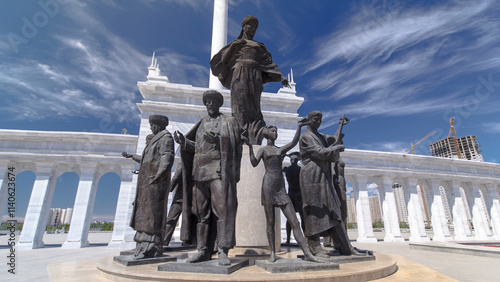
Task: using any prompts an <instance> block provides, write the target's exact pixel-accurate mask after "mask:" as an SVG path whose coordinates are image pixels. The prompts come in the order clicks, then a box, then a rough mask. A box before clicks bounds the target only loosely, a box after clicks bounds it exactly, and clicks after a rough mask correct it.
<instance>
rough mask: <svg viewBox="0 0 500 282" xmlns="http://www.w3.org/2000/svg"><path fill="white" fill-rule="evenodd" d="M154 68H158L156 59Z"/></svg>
mask: <svg viewBox="0 0 500 282" xmlns="http://www.w3.org/2000/svg"><path fill="white" fill-rule="evenodd" d="M154 67H155V68H156V69H157V68H158V59H155V66H154Z"/></svg>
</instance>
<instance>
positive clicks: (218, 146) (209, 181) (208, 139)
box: [174, 90, 242, 265]
mask: <svg viewBox="0 0 500 282" xmlns="http://www.w3.org/2000/svg"><path fill="white" fill-rule="evenodd" d="M203 103H204V104H205V106H206V107H207V112H208V116H206V117H204V118H203V119H201V120H200V122H198V123H197V124H196V125H195V126H194V127H193V128H192V129H191V130H190V131H189V132H188V133H187V134H186V136H184V135H183V134H182V133H180V132H179V131H176V132H175V133H174V139H175V141H176V142H177V143H179V144H180V145H181V158H182V165H183V175H184V177H185V179H186V187H188V189H189V187H192V186H193V183H194V186H195V189H193V190H192V191H193V205H194V211H195V214H196V216H197V218H198V224H197V226H196V233H197V248H198V253H197V254H195V255H194V256H192V257H190V258H189V259H188V260H187V262H188V263H194V262H201V261H206V260H210V259H211V255H212V251H213V250H214V248H215V247H217V251H218V256H219V265H230V264H231V262H230V260H229V258H228V256H227V253H228V250H229V249H231V248H233V247H234V245H235V243H236V238H235V235H236V234H235V225H236V209H237V207H238V201H237V197H236V196H237V195H236V183H238V181H239V180H240V164H241V151H242V146H241V145H242V143H241V131H240V127H239V125H238V123H237V121H236V119H235V118H234V117H228V116H224V115H223V114H221V113H220V112H219V108H220V107H221V106H222V104H223V97H222V94H220V93H219V92H217V91H215V90H208V91H205V93H203ZM215 239H216V240H217V246H215Z"/></svg>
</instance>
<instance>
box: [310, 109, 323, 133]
mask: <svg viewBox="0 0 500 282" xmlns="http://www.w3.org/2000/svg"><path fill="white" fill-rule="evenodd" d="M322 119H323V114H322V113H321V112H320V111H312V112H310V113H308V114H307V122H308V126H309V127H310V128H311V129H314V130H318V128H319V126H320V125H321V120H322Z"/></svg>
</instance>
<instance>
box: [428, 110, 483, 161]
mask: <svg viewBox="0 0 500 282" xmlns="http://www.w3.org/2000/svg"><path fill="white" fill-rule="evenodd" d="M453 121H454V119H451V120H450V133H449V134H448V137H447V138H445V139H441V140H439V141H437V142H435V143H433V144H431V145H429V147H430V149H431V155H432V156H435V157H440V158H450V159H464V160H471V161H477V162H482V161H484V160H483V156H482V155H481V150H479V144H477V140H476V136H472V135H469V136H466V137H461V138H457V137H456V133H455V128H454V127H453Z"/></svg>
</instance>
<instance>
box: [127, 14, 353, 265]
mask: <svg viewBox="0 0 500 282" xmlns="http://www.w3.org/2000/svg"><path fill="white" fill-rule="evenodd" d="M257 25H258V21H257V19H256V18H255V17H252V16H249V17H246V18H244V19H243V23H242V31H241V34H240V36H239V37H238V39H236V40H235V41H233V42H231V43H229V44H228V45H227V46H226V47H224V48H223V49H221V51H220V52H219V53H218V54H217V55H215V56H214V58H213V59H212V61H211V62H210V65H211V68H212V72H213V74H214V75H217V76H218V77H219V80H220V81H221V83H222V84H223V85H224V86H226V87H227V88H229V89H230V90H231V109H232V116H226V115H223V114H222V113H220V111H219V109H220V107H221V106H222V105H223V102H224V99H223V96H222V94H221V93H219V92H218V91H215V90H208V91H205V92H204V93H203V97H202V99H203V104H204V105H205V107H206V109H207V113H208V115H207V116H206V117H204V118H202V119H201V120H200V121H199V122H198V123H197V124H196V125H195V126H194V127H193V128H192V129H191V130H190V131H189V132H187V133H186V134H182V133H181V132H179V131H176V132H175V133H174V136H173V137H172V135H171V134H170V133H169V132H168V131H167V130H166V126H167V125H168V118H167V117H165V116H161V115H152V116H151V117H150V124H151V131H152V133H153V134H151V135H149V136H148V141H147V144H146V148H145V149H144V153H143V155H142V156H138V155H131V154H127V153H123V155H124V156H125V157H127V158H133V159H134V160H136V161H138V162H140V164H141V167H140V170H139V176H138V182H137V192H136V198H135V202H134V211H133V215H132V220H131V227H132V228H134V229H135V230H136V231H137V233H136V235H135V238H134V240H135V241H136V242H137V247H136V250H135V254H134V258H135V259H142V258H151V257H157V256H161V255H162V254H163V245H164V244H166V245H168V244H169V241H170V239H171V237H172V233H173V230H174V228H175V226H176V224H177V221H178V219H179V216H180V214H181V213H182V220H183V223H182V230H181V240H182V241H183V242H184V243H185V244H187V245H190V244H194V243H195V242H196V245H197V249H198V252H197V253H196V254H195V255H193V256H191V257H190V258H188V259H187V261H186V262H187V263H198V262H203V261H208V260H210V259H211V257H212V255H213V254H214V253H217V254H218V264H219V265H221V266H227V265H230V264H231V261H230V259H229V257H228V251H229V249H232V248H233V247H234V246H235V244H236V238H235V226H236V212H237V208H238V200H237V197H236V189H237V183H238V181H239V179H240V165H241V158H242V145H243V144H244V143H245V144H247V145H248V146H249V152H250V156H249V157H250V161H251V163H252V165H253V166H257V165H258V163H259V162H260V161H261V160H262V161H263V163H264V166H265V169H266V172H265V175H264V177H263V180H262V191H261V199H262V205H263V207H264V211H265V215H266V221H267V228H266V232H267V238H268V241H269V248H270V259H269V261H270V262H274V261H275V260H276V250H275V229H274V226H275V222H274V219H275V215H274V207H280V208H281V210H282V212H283V213H284V215H285V216H286V218H287V219H288V222H289V223H290V226H291V229H292V230H293V233H294V238H295V240H296V241H297V242H298V244H299V246H300V248H301V249H302V251H303V253H304V257H305V260H308V261H313V262H321V259H320V258H322V257H323V258H325V257H328V255H327V254H325V252H324V251H323V249H322V248H321V245H320V236H330V237H331V238H332V239H333V241H334V247H335V249H336V250H338V252H339V253H340V254H341V255H352V254H359V253H360V251H358V250H356V249H355V248H353V247H352V246H351V244H350V241H349V238H348V236H347V230H346V218H347V207H346V201H345V179H344V175H343V168H344V164H343V162H342V160H341V158H340V152H342V151H343V150H344V145H343V142H342V137H343V134H342V133H341V127H339V131H338V132H337V133H336V134H335V135H334V136H328V135H323V134H321V133H319V132H318V131H317V130H318V128H319V126H320V125H321V121H322V115H321V113H320V112H319V111H313V112H311V113H309V114H308V115H307V117H306V118H305V119H303V120H302V121H301V122H299V125H298V128H297V131H296V133H295V136H294V138H293V140H292V141H291V142H290V143H288V144H287V145H285V146H283V147H281V148H280V147H277V146H275V141H276V139H277V137H278V133H277V132H278V129H277V128H276V127H275V126H269V125H268V126H266V125H265V122H264V119H263V116H262V113H261V110H260V96H261V93H262V90H263V84H264V83H266V82H270V81H281V82H282V84H283V86H289V84H288V81H287V80H286V79H285V78H284V77H283V75H282V74H281V72H280V71H279V69H278V67H277V66H276V65H275V64H274V63H273V62H272V58H271V54H270V53H269V52H268V51H267V49H266V48H265V47H264V45H263V44H262V43H258V42H256V41H253V37H254V35H255V31H256V29H257ZM340 122H341V124H342V125H344V124H347V119H344V117H343V119H341V121H340ZM304 126H307V129H306V130H305V132H304V133H303V134H302V135H301V129H302V127H304ZM262 138H265V139H267V145H266V146H262V147H261V148H260V149H259V150H258V152H257V154H256V155H255V154H254V151H253V145H256V144H258V145H260V142H261V141H262ZM174 140H175V142H176V143H178V146H180V157H181V163H180V165H179V166H178V167H177V171H176V173H175V175H174V178H173V179H172V180H170V171H171V168H172V164H173V158H174ZM297 143H299V147H300V154H299V153H294V154H292V155H289V156H290V159H291V160H292V161H291V162H292V165H291V166H290V167H288V168H286V169H285V171H286V176H287V179H288V180H289V183H290V190H289V194H287V192H286V189H285V180H284V177H283V168H282V166H283V158H284V157H285V156H286V154H287V153H288V151H290V150H291V149H292V148H293V147H294V146H296V145H297ZM299 155H300V156H301V158H302V164H303V167H302V169H301V168H300V167H299V166H298V165H297V163H298V158H299V157H300V156H299ZM332 165H333V169H332ZM291 179H295V180H293V184H292V183H291V181H290V180H291ZM299 184H300V185H299ZM175 187H177V189H176V190H175V191H176V193H175V196H174V200H173V201H172V206H171V208H170V211H169V213H168V216H167V215H166V203H167V199H168V197H167V195H168V193H169V192H171V191H172V190H174V188H175ZM299 191H300V192H299ZM300 195H302V200H299V198H300ZM256 208H257V207H256ZM297 211H298V212H299V213H300V216H301V221H302V224H299V221H298V219H297V217H296V214H295V213H296V212H297ZM301 225H302V228H301Z"/></svg>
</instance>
